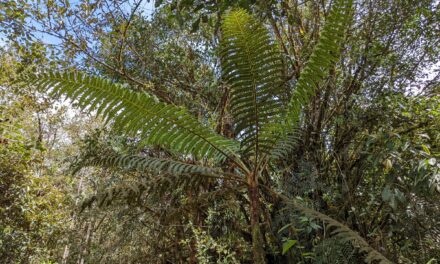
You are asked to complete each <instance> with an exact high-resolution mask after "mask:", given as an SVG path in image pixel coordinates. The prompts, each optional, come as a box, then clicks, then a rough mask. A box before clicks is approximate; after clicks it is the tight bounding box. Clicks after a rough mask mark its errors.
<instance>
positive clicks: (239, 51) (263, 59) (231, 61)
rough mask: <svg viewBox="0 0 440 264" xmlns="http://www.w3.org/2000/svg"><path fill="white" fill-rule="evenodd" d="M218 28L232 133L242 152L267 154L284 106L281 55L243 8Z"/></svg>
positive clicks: (234, 12)
mask: <svg viewBox="0 0 440 264" xmlns="http://www.w3.org/2000/svg"><path fill="white" fill-rule="evenodd" d="M222 30H223V39H222V43H221V45H222V50H221V60H222V71H223V78H224V79H225V80H226V81H227V83H228V84H229V85H230V88H231V112H232V114H233V117H234V120H235V122H236V127H235V130H236V133H237V134H238V135H239V138H240V139H241V144H242V148H243V150H244V152H245V153H251V154H254V155H258V152H260V153H269V152H270V149H271V148H272V146H273V145H274V143H275V142H276V134H274V133H273V131H274V129H273V127H274V126H275V125H276V124H278V122H276V120H277V119H278V118H280V116H281V113H282V112H283V109H284V108H283V105H284V102H283V101H282V99H281V98H282V96H281V93H282V85H283V77H282V71H283V65H282V60H281V54H280V52H279V51H278V49H277V46H276V45H275V44H274V42H273V41H272V39H271V37H270V35H269V32H268V31H267V29H266V28H265V27H264V26H263V25H262V24H261V23H259V22H258V21H256V20H255V19H254V18H253V17H252V16H251V15H250V14H248V13H247V12H246V11H244V10H237V11H233V12H231V13H229V14H228V15H227V16H226V17H225V19H224V21H223V25H222Z"/></svg>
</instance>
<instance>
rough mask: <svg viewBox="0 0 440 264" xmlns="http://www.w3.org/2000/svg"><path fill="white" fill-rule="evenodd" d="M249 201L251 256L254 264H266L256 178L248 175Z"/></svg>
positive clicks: (253, 175) (254, 175)
mask: <svg viewBox="0 0 440 264" xmlns="http://www.w3.org/2000/svg"><path fill="white" fill-rule="evenodd" d="M248 183H249V200H250V203H251V204H250V211H251V232H252V255H253V263H254V264H264V263H266V259H265V254H264V249H263V236H262V234H261V229H260V197H259V192H258V177H257V175H256V174H252V175H249V177H248Z"/></svg>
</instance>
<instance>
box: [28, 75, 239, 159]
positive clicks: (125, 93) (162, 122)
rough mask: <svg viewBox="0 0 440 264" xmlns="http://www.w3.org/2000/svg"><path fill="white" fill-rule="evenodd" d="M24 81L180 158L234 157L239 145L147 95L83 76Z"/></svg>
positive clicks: (180, 110)
mask: <svg viewBox="0 0 440 264" xmlns="http://www.w3.org/2000/svg"><path fill="white" fill-rule="evenodd" d="M22 81H24V82H26V83H27V84H29V85H36V86H38V87H40V88H43V89H46V90H52V93H53V94H55V95H65V96H66V97H68V98H70V99H72V100H74V101H76V102H77V104H78V106H79V107H80V108H81V109H88V110H89V111H96V112H97V115H100V116H102V117H103V118H104V120H105V121H106V122H109V121H111V122H112V125H113V127H114V128H115V129H116V130H117V131H119V132H122V133H124V134H127V135H140V136H141V137H142V138H144V139H146V141H147V143H148V144H158V145H162V146H165V147H167V148H169V149H172V150H175V151H177V152H179V153H181V154H186V155H188V154H189V155H194V156H196V157H203V158H206V157H207V158H212V157H218V158H225V157H230V158H231V157H235V154H234V149H236V143H235V142H233V141H231V140H229V139H226V138H224V137H222V136H220V135H218V134H216V133H215V132H213V131H212V130H211V129H209V128H207V127H205V126H203V125H201V124H200V123H199V122H198V120H197V119H195V118H194V117H193V116H191V115H190V114H189V113H188V112H187V111H186V110H185V109H184V108H181V107H177V106H174V105H168V104H165V103H162V102H157V101H156V100H155V99H154V98H153V97H151V96H150V95H148V94H147V93H144V92H142V93H136V92H133V91H131V90H129V89H126V88H124V87H122V86H121V85H118V84H114V83H112V82H110V81H109V80H105V79H101V78H98V77H89V76H86V75H84V74H81V73H46V74H39V75H28V76H25V77H23V78H22Z"/></svg>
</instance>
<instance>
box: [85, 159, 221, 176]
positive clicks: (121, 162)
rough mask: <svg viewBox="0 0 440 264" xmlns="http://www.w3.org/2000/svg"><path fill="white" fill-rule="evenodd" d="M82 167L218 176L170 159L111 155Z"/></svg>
mask: <svg viewBox="0 0 440 264" xmlns="http://www.w3.org/2000/svg"><path fill="white" fill-rule="evenodd" d="M82 165H83V166H104V167H108V166H115V167H118V168H124V169H127V170H136V171H138V172H151V173H169V174H173V175H181V174H188V173H194V174H218V173H219V172H218V171H216V170H214V169H211V168H208V167H203V166H198V165H193V164H188V163H184V162H179V161H175V160H171V159H161V158H153V157H145V156H139V155H116V154H115V155H111V156H106V157H93V158H90V159H88V160H87V161H85V162H84V163H83V164H82Z"/></svg>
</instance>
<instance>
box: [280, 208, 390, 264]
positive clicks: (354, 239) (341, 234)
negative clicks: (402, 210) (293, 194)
mask: <svg viewBox="0 0 440 264" xmlns="http://www.w3.org/2000/svg"><path fill="white" fill-rule="evenodd" d="M289 204H290V205H292V206H293V207H294V208H295V209H297V210H298V211H300V212H301V213H303V214H305V215H307V216H309V217H312V218H315V219H318V220H321V221H323V222H324V223H326V224H327V228H329V229H332V230H333V231H332V232H331V234H332V235H333V236H334V237H336V238H338V239H340V240H341V241H349V242H350V243H351V244H352V245H353V246H354V247H355V248H358V250H359V251H360V252H365V254H366V258H365V261H366V262H367V263H375V261H378V263H380V264H392V262H391V261H390V260H388V259H387V258H386V257H385V256H384V255H382V254H381V253H380V252H379V251H377V250H375V249H374V248H372V247H371V246H370V245H369V244H368V242H367V241H365V239H363V238H362V237H361V236H360V235H359V234H358V233H356V232H355V231H353V230H351V229H350V228H349V227H348V226H346V225H344V224H342V223H340V222H338V221H336V220H335V219H333V218H331V217H329V216H327V215H325V214H322V213H320V212H318V211H316V210H313V209H310V208H306V207H304V206H302V205H300V204H298V203H297V202H291V201H290V202H289Z"/></svg>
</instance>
